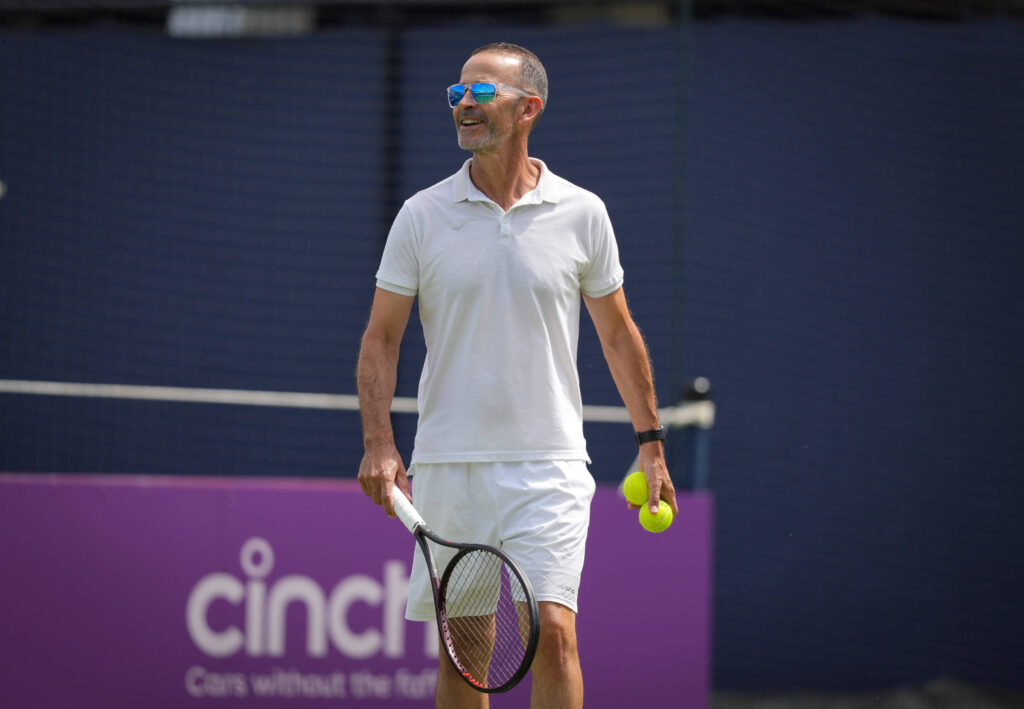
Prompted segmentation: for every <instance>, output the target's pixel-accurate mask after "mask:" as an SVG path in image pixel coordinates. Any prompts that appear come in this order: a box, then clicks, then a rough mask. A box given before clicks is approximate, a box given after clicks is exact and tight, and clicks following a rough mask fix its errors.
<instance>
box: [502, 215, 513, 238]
mask: <svg viewBox="0 0 1024 709" xmlns="http://www.w3.org/2000/svg"><path fill="white" fill-rule="evenodd" d="M511 236H512V218H511V216H509V214H508V212H506V213H505V214H502V215H501V238H502V239H508V238H509V237H511Z"/></svg>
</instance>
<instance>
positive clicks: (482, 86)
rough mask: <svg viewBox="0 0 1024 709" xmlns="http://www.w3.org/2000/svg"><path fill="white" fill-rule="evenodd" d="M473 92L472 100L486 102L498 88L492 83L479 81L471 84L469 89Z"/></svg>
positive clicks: (492, 97)
mask: <svg viewBox="0 0 1024 709" xmlns="http://www.w3.org/2000/svg"><path fill="white" fill-rule="evenodd" d="M470 90H471V91H472V92H473V100H474V101H476V102H477V103H487V102H489V101H493V100H494V94H495V93H497V91H498V89H497V87H496V86H495V85H494V84H488V83H483V82H481V83H479V84H473V87H472V88H471V89H470Z"/></svg>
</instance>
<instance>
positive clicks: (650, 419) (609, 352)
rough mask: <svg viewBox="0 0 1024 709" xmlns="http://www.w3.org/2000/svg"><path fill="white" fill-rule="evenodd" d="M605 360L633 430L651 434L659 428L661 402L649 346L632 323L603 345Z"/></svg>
mask: <svg viewBox="0 0 1024 709" xmlns="http://www.w3.org/2000/svg"><path fill="white" fill-rule="evenodd" d="M602 348H603V350H604V356H605V359H606V360H607V361H608V369H609V370H610V371H611V374H612V379H613V380H614V381H615V386H616V388H617V389H618V390H619V396H621V397H622V402H623V403H624V404H625V405H626V410H627V411H629V417H630V419H631V420H632V421H633V428H634V429H635V430H637V431H649V430H650V429H652V428H657V427H658V426H659V423H658V400H657V396H656V395H655V392H654V375H653V371H652V369H651V363H650V359H649V358H648V355H647V345H646V344H645V343H644V339H643V336H642V335H641V334H640V330H639V329H638V328H637V327H636V325H635V324H633V323H632V322H630V323H629V324H628V325H627V326H625V327H623V328H621V329H620V330H619V331H618V332H616V333H615V336H614V337H613V338H610V339H609V341H608V342H603V343H602Z"/></svg>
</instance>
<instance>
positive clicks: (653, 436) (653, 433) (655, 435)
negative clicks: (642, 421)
mask: <svg viewBox="0 0 1024 709" xmlns="http://www.w3.org/2000/svg"><path fill="white" fill-rule="evenodd" d="M633 437H634V438H635V439H636V444H637V445H638V446H640V445H643V444H644V443H650V442H651V441H664V440H665V427H664V426H658V427H657V428H652V429H651V430H650V431H636V432H634V434H633Z"/></svg>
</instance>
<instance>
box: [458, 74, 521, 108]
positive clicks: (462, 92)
mask: <svg viewBox="0 0 1024 709" xmlns="http://www.w3.org/2000/svg"><path fill="white" fill-rule="evenodd" d="M466 89H469V91H470V93H471V94H473V100H474V101H476V102H477V103H490V102H491V101H493V100H494V97H495V96H497V95H498V89H505V90H507V91H511V92H513V93H517V94H519V95H520V96H533V94H531V93H527V92H525V91H523V90H522V89H517V88H515V87H514V86H508V85H506V84H492V83H490V82H489V81H479V82H477V83H475V84H453V85H451V86H449V87H448V105H449V106H451V107H452V108H455V107H456V106H458V105H459V102H460V101H462V99H464V98H465V97H466Z"/></svg>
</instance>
